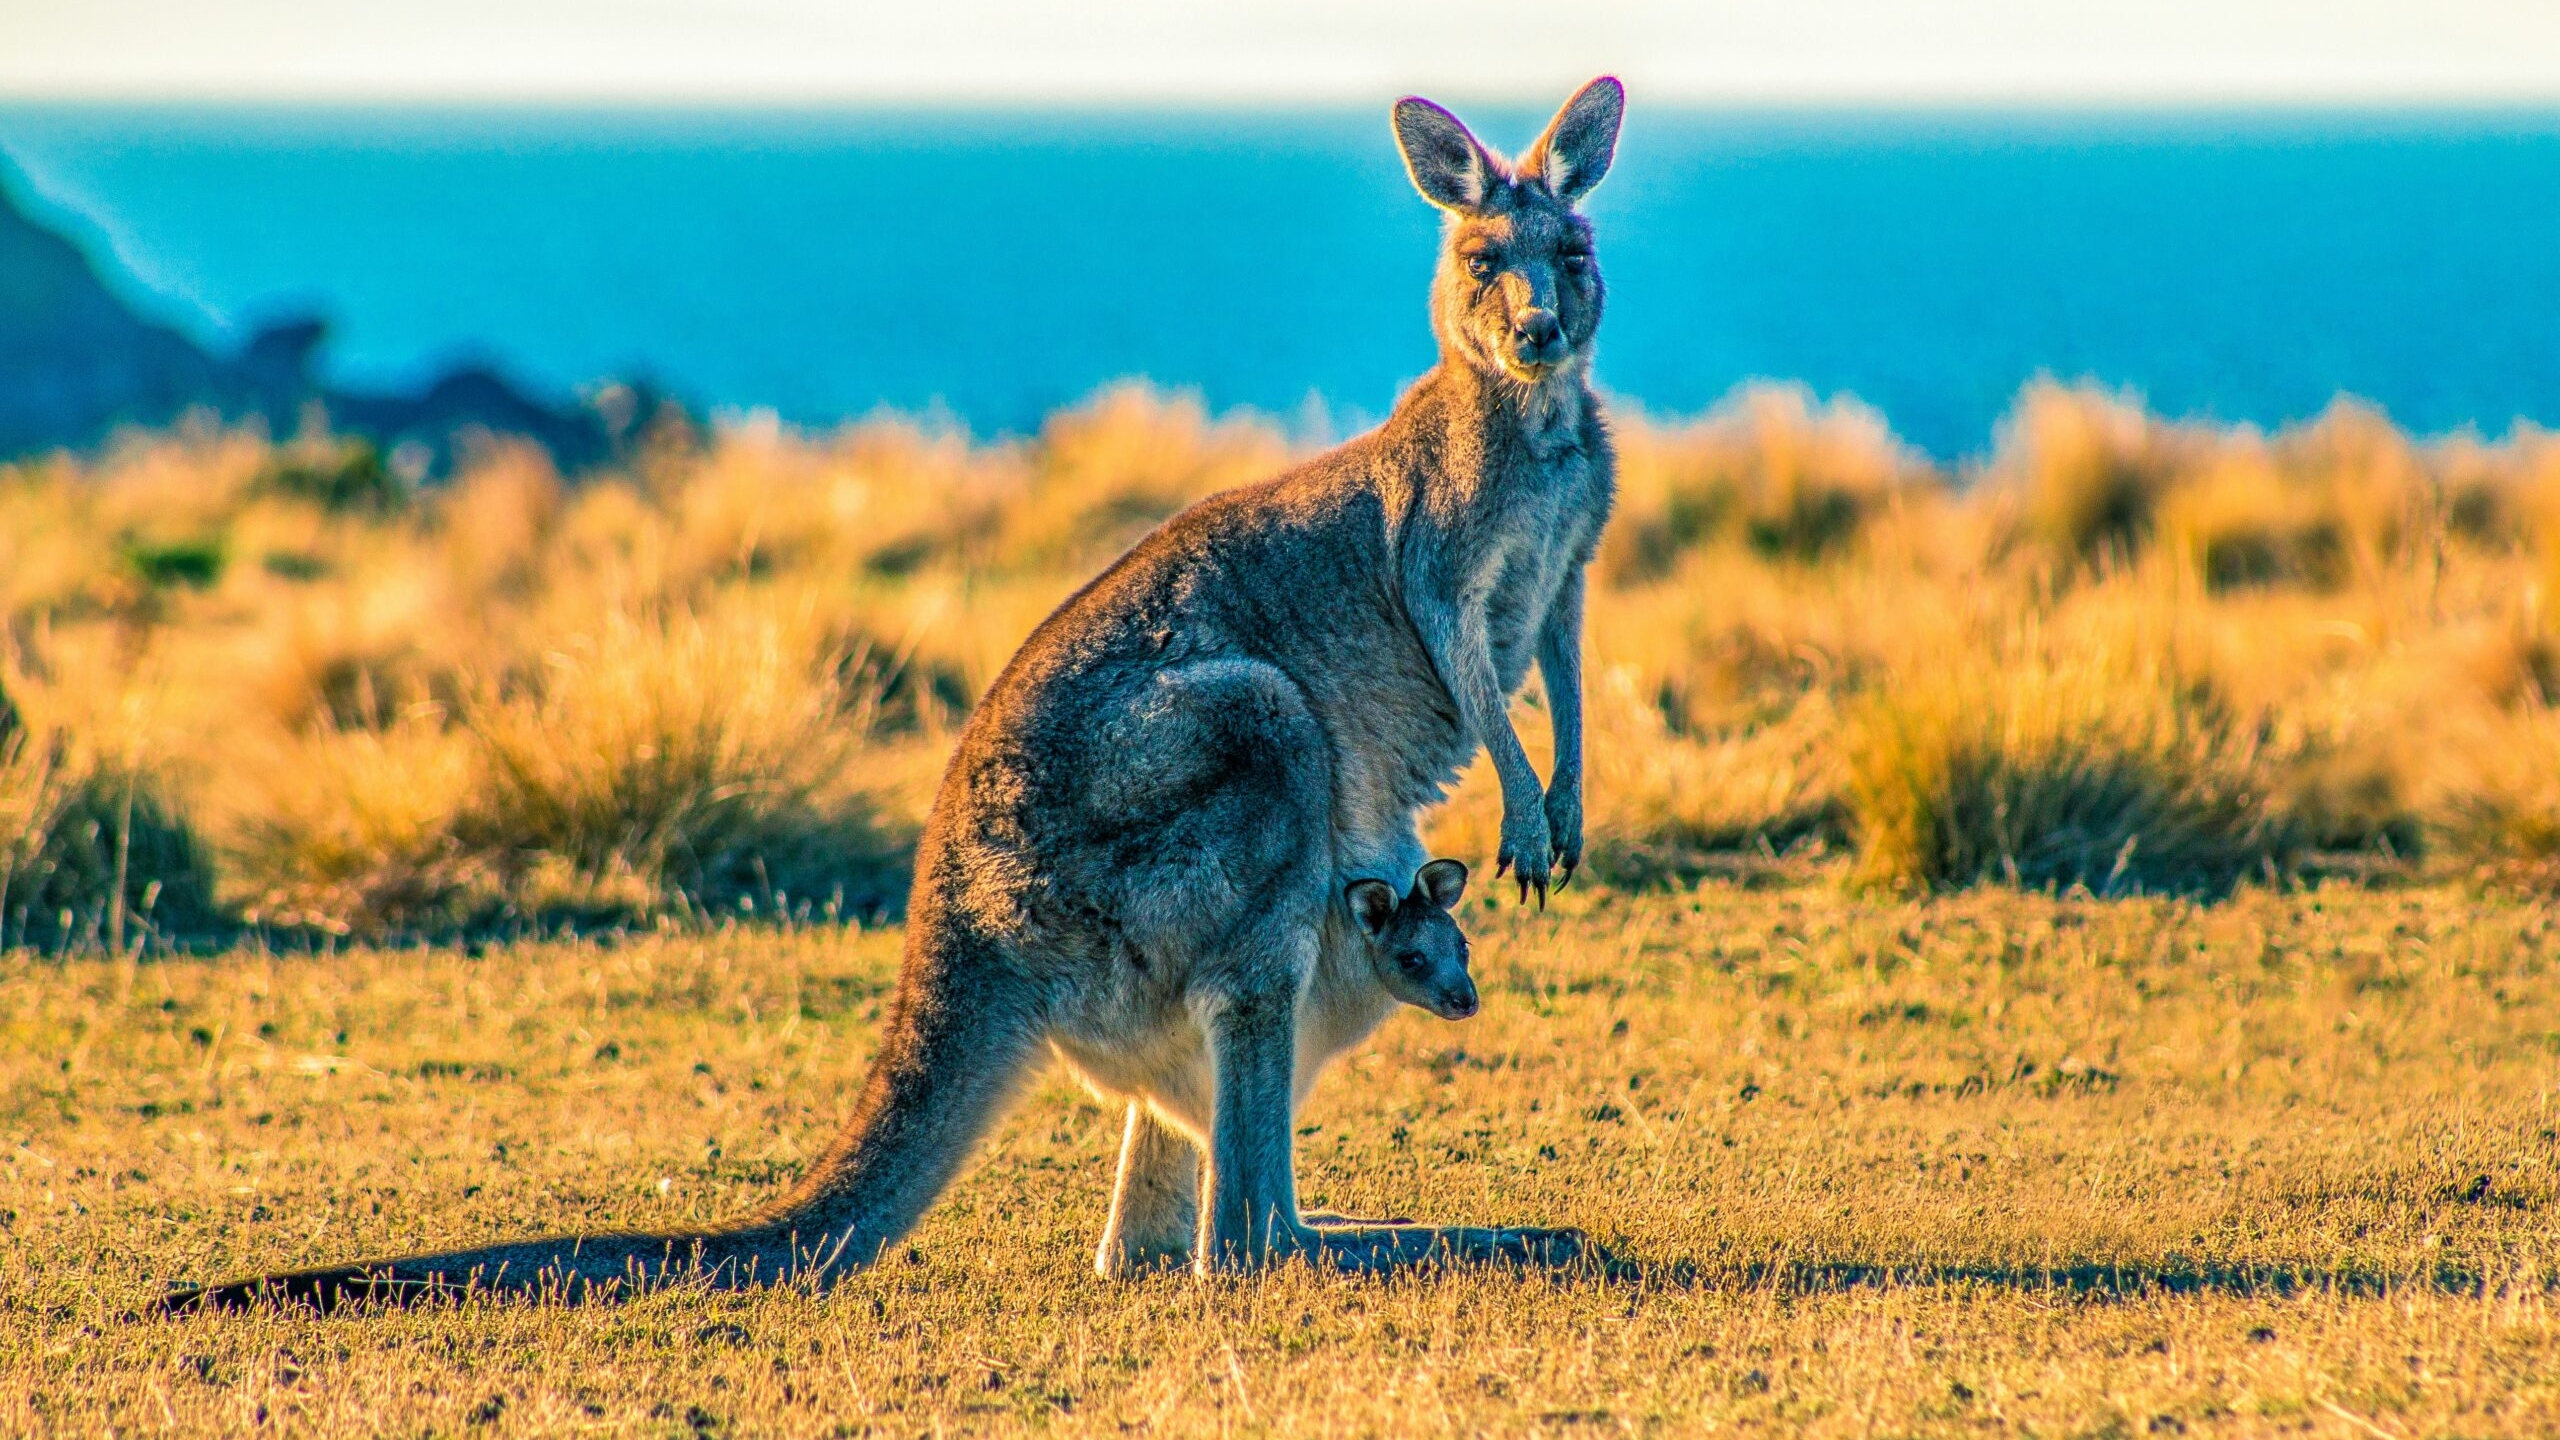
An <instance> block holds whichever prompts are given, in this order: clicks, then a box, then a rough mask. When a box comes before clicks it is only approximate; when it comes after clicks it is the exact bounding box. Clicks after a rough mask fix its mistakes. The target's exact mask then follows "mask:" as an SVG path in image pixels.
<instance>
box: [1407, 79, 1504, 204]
mask: <svg viewBox="0 0 2560 1440" xmlns="http://www.w3.org/2000/svg"><path fill="white" fill-rule="evenodd" d="M1395 122H1396V148H1397V149H1399V150H1402V151H1403V152H1404V168H1405V173H1407V174H1409V175H1411V176H1412V177H1413V188H1414V189H1416V190H1419V191H1421V192H1422V198H1423V199H1425V200H1428V201H1430V202H1431V203H1432V204H1434V205H1437V206H1439V207H1440V208H1441V209H1443V210H1454V211H1456V212H1458V213H1459V214H1461V215H1467V214H1472V213H1474V212H1475V210H1476V208H1477V207H1478V206H1480V205H1482V204H1484V197H1486V196H1487V195H1490V194H1492V193H1493V188H1494V186H1496V185H1498V184H1500V183H1502V182H1503V180H1504V179H1506V178H1507V172H1506V171H1505V170H1504V169H1503V166H1502V162H1501V161H1500V160H1497V159H1495V158H1494V156H1493V152H1492V151H1490V150H1487V149H1485V148H1484V146H1482V145H1480V144H1478V143H1476V137H1475V136H1474V135H1472V134H1470V133H1468V130H1467V127H1466V126H1464V125H1462V124H1460V123H1459V122H1458V117H1457V116H1455V115H1452V114H1450V113H1449V112H1448V111H1446V110H1443V109H1441V108H1440V107H1439V106H1437V105H1434V104H1432V103H1431V102H1430V101H1428V100H1425V99H1423V98H1422V97H1421V96H1419V95H1408V96H1406V97H1405V98H1403V99H1402V100H1399V101H1397V102H1396V112H1395Z"/></svg>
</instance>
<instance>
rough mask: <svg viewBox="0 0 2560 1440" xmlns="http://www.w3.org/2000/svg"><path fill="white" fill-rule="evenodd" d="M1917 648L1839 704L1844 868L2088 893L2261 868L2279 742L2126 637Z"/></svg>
mask: <svg viewBox="0 0 2560 1440" xmlns="http://www.w3.org/2000/svg"><path fill="white" fill-rule="evenodd" d="M2111 639H2112V643H2110V641H2104V640H2102V641H2088V640H2079V641H2076V642H2072V643H2060V644H2057V643H2053V642H2052V641H2051V640H2050V639H2049V637H2047V636H2045V635H2043V634H2040V633H2035V632H2030V633H2028V634H2025V635H2023V636H2020V637H2017V638H2015V639H2013V640H2011V641H2010V642H2009V643H2007V644H2004V645H2001V646H2000V647H1998V648H1997V649H1993V650H1988V651H1970V652H1966V653H1961V654H1956V655H1927V654H1924V655H1917V656H1913V657H1910V658H1909V659H1908V660H1907V662H1906V663H1905V666H1904V667H1903V668H1902V669H1901V670H1900V672H1899V673H1898V674H1896V675H1895V676H1894V677H1893V678H1892V679H1891V680H1890V681H1888V682H1887V683H1886V684H1885V685H1884V686H1883V687H1881V688H1880V689H1879V690H1878V691H1876V692H1875V693H1874V694H1872V695H1870V696H1868V697H1866V698H1865V699H1864V700H1862V701H1861V702H1860V703H1859V704H1858V705H1856V706H1855V707H1854V708H1853V710H1852V712H1851V715H1850V718H1849V721H1848V726H1847V735H1846V737H1845V741H1844V745H1845V749H1846V758H1847V767H1848V772H1849V782H1848V791H1849V797H1850V808H1851V811H1852V814H1853V816H1854V823H1855V827H1856V832H1857V844H1858V859H1857V870H1856V875H1857V878H1858V879H1859V880H1860V881H1862V882H1864V883H1867V884H1872V885H1878V886H1885V887H1892V888H1906V889H1931V888H1939V889H1942V888H1946V887H1949V886H1958V885H1970V884H1978V883H1981V882H1984V881H1993V882H1997V883H2001V884H2007V885H2016V886H2024V887H2027V888H2030V889H2037V890H2062V889H2073V888H2086V889H2088V890H2090V891H2092V892H2094V893H2096V894H2099V895H2101V896H2107V895H2123V894H2150V893H2173V894H2203V895H2218V894H2222V893H2226V892H2228V891H2229V890H2230V889H2231V888H2232V887H2233V886H2234V885H2235V884H2237V883H2239V882H2240V881H2241V880H2243V879H2245V878H2247V877H2249V876H2251V875H2263V876H2266V877H2268V878H2274V877H2275V876H2276V875H2277V873H2278V872H2277V867H2278V866H2279V865H2281V864H2283V863H2285V862H2287V861H2288V860H2290V858H2291V856H2292V852H2293V850H2294V848H2295V847H2294V840H2293V837H2292V836H2291V835H2290V834H2289V833H2288V832H2287V828H2286V826H2285V825H2284V824H2283V821H2282V818H2281V817H2280V815H2279V814H2278V813H2277V810H2276V807H2275V805H2274V803H2273V797H2274V791H2275V789H2276V786H2277V783H2278V779H2277V757H2275V756H2273V755H2271V754H2270V753H2269V751H2268V748H2267V746H2266V744H2265V743H2264V740H2263V738H2262V737H2261V736H2260V735H2259V734H2258V733H2256V732H2255V731H2254V730H2253V729H2252V728H2251V727H2250V726H2248V725H2246V724H2244V723H2242V722H2241V721H2239V720H2237V719H2235V718H2234V717H2233V716H2231V715H2230V714H2229V713H2227V711H2226V710H2225V709H2224V708H2223V707H2222V706H2220V705H2218V704H2217V703H2216V702H2215V701H2214V700H2213V699H2212V698H2211V697H2210V696H2209V695H2207V694H2204V693H2201V691H2200V689H2199V687H2198V686H2197V685H2195V684H2194V682H2193V681H2192V680H2191V679H2189V678H2188V677H2186V676H2184V675H2182V674H2180V673H2178V671H2177V669H2176V668H2175V667H2174V666H2173V665H2172V664H2171V662H2170V661H2169V660H2168V659H2167V657H2165V656H2164V655H2162V654H2161V653H2159V652H2157V651H2155V650H2148V649H2147V648H2146V647H2143V646H2141V645H2140V643H2139V642H2138V641H2134V642H2131V643H2127V642H2126V641H2125V640H2124V639H2123V638H2122V637H2111Z"/></svg>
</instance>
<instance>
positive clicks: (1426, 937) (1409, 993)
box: [1343, 860, 1476, 1020]
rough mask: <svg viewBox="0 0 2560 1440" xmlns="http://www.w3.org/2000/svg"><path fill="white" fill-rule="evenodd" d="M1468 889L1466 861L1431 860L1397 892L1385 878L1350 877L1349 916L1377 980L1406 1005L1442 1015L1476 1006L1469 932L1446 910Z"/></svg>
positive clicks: (1455, 1016)
mask: <svg viewBox="0 0 2560 1440" xmlns="http://www.w3.org/2000/svg"><path fill="white" fill-rule="evenodd" d="M1466 892H1467V867H1466V866H1464V865H1461V864H1459V863H1458V862H1457V861H1455V860H1434V861H1432V862H1431V863H1430V864H1428V865H1425V866H1423V867H1422V873H1421V874H1419V875H1416V876H1415V877H1414V880H1413V893H1412V894H1410V895H1407V896H1405V897H1404V898H1403V899H1401V900H1399V899H1397V898H1396V892H1395V887H1393V886H1391V885H1389V884H1387V883H1386V882H1385V881H1383V880H1354V881H1352V882H1351V884H1350V886H1349V887H1348V888H1347V889H1345V890H1344V891H1343V899H1344V900H1345V901H1347V902H1349V904H1350V906H1351V920H1352V924H1353V925H1354V926H1356V927H1357V928H1358V929H1359V932H1360V935H1361V937H1362V938H1363V939H1365V940H1366V941H1368V943H1369V955H1370V963H1371V964H1372V965H1374V966H1376V967H1377V975H1378V983H1379V984H1381V985H1384V986H1385V987H1387V993H1388V994H1390V995H1393V996H1394V997H1396V998H1397V999H1398V1000H1401V1001H1403V1002H1404V1003H1406V1004H1407V1005H1419V1006H1421V1007H1422V1008H1423V1009H1425V1010H1428V1011H1430V1012H1431V1013H1432V1014H1434V1015H1437V1016H1439V1017H1440V1018H1441V1019H1443V1020H1464V1019H1466V1018H1467V1017H1468V1016H1470V1015H1473V1014H1474V1013H1476V982H1475V980H1474V979H1473V978H1472V977H1470V976H1469V975H1468V974H1467V936H1466V932H1465V931H1463V930H1460V929H1459V928H1458V919H1457V917H1456V916H1455V915H1452V914H1450V913H1449V912H1450V911H1451V910H1453V909H1455V908H1457V904H1458V897H1459V896H1461V895H1464V894H1465V893H1466Z"/></svg>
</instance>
